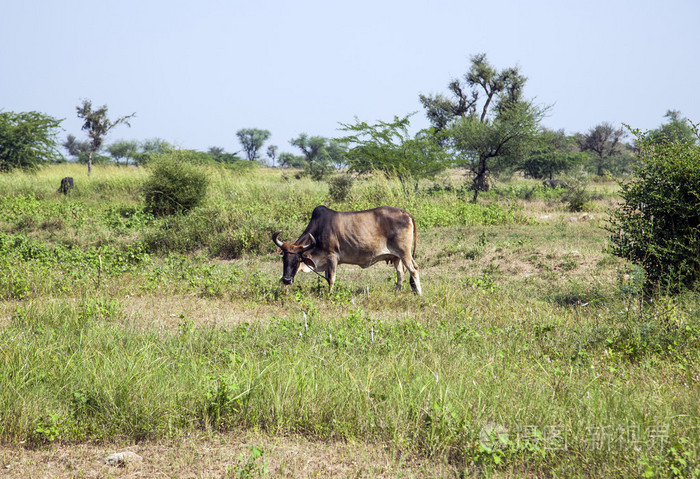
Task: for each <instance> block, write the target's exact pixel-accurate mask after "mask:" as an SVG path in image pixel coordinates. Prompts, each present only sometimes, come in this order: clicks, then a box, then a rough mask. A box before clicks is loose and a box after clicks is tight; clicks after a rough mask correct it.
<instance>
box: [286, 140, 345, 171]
mask: <svg viewBox="0 0 700 479" xmlns="http://www.w3.org/2000/svg"><path fill="white" fill-rule="evenodd" d="M289 143H290V144H291V145H292V146H296V147H297V148H299V150H301V152H302V155H303V161H302V164H301V167H302V168H303V169H304V172H305V173H306V174H308V175H309V176H311V178H313V179H315V180H321V179H323V178H324V177H325V176H326V175H327V174H328V173H330V172H331V171H332V170H333V169H334V168H338V166H340V165H342V164H343V163H344V158H345V150H344V149H343V147H342V146H341V145H340V144H339V142H337V141H335V140H333V139H329V138H326V137H323V136H309V135H307V134H306V133H301V134H300V135H299V136H298V137H296V138H293V139H292V140H290V141H289ZM280 160H283V161H285V162H288V163H289V162H294V157H293V156H288V155H284V158H283V155H280ZM289 164H290V166H293V165H291V163H289Z"/></svg>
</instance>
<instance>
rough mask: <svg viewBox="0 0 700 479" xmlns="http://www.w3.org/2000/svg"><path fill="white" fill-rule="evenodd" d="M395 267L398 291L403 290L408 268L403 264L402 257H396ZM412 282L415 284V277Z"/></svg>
mask: <svg viewBox="0 0 700 479" xmlns="http://www.w3.org/2000/svg"><path fill="white" fill-rule="evenodd" d="M394 268H395V269H396V291H401V286H403V277H404V275H405V274H406V269H405V268H404V266H403V263H402V261H401V258H399V257H396V259H394ZM411 284H413V279H411Z"/></svg>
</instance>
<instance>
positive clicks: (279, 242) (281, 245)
mask: <svg viewBox="0 0 700 479" xmlns="http://www.w3.org/2000/svg"><path fill="white" fill-rule="evenodd" d="M280 233H281V231H275V232H274V233H273V234H272V241H274V243H275V244H276V245H277V246H279V247H280V248H284V244H283V243H282V242H281V241H280V240H278V239H277V236H278V235H279V234H280Z"/></svg>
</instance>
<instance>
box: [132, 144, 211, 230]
mask: <svg viewBox="0 0 700 479" xmlns="http://www.w3.org/2000/svg"><path fill="white" fill-rule="evenodd" d="M182 160H183V158H181V157H180V154H179V152H177V151H174V152H172V153H165V154H162V155H159V157H158V158H156V159H155V160H154V161H153V163H152V164H151V168H152V172H151V176H150V177H149V178H148V179H147V180H146V182H145V184H144V186H143V194H144V199H145V202H146V211H148V212H150V213H152V214H153V215H155V216H167V215H172V214H175V213H186V212H187V211H189V210H191V209H192V208H194V207H196V206H197V205H199V204H200V203H201V202H202V201H203V200H204V197H205V196H206V193H207V187H208V186H209V179H208V178H207V175H206V174H205V173H204V172H203V171H201V170H200V169H199V168H197V167H196V166H194V165H192V164H190V163H187V162H185V161H182Z"/></svg>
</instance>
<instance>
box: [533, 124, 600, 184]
mask: <svg viewBox="0 0 700 479" xmlns="http://www.w3.org/2000/svg"><path fill="white" fill-rule="evenodd" d="M586 159H587V156H586V155H585V154H584V153H582V152H580V151H578V149H577V147H576V142H575V141H574V139H573V138H572V137H569V136H567V135H566V133H564V130H559V131H551V130H543V131H542V132H541V133H540V134H539V135H538V136H537V138H536V141H535V144H534V146H533V149H532V151H530V153H529V154H528V155H527V156H526V157H525V159H524V161H523V163H522V166H521V167H520V169H521V170H522V171H523V173H525V176H527V177H530V178H549V179H552V177H553V176H554V175H557V174H559V173H562V172H564V171H567V170H570V169H572V168H573V167H575V166H576V165H580V164H583V163H585V162H586Z"/></svg>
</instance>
